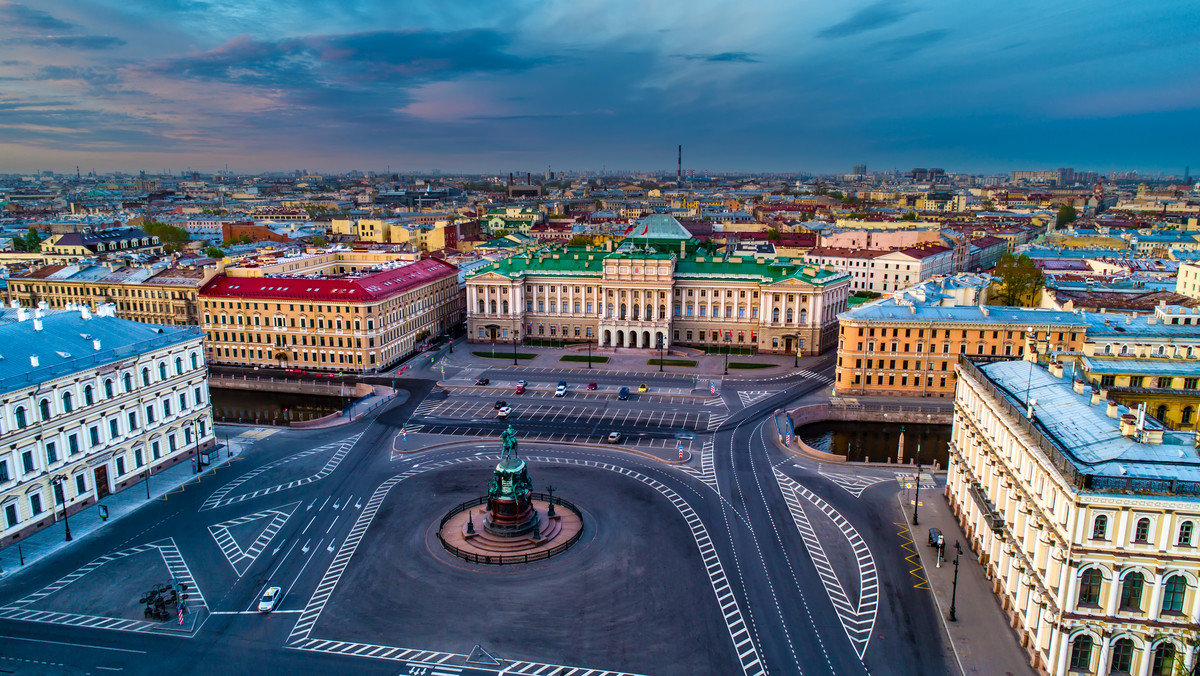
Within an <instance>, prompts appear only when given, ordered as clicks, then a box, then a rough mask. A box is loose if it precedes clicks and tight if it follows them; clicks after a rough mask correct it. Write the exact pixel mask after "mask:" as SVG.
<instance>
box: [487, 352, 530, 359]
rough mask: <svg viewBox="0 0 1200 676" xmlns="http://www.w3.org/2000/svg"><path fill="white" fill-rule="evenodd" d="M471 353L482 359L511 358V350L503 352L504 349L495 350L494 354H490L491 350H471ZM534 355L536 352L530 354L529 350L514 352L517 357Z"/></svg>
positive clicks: (524, 357) (528, 357)
mask: <svg viewBox="0 0 1200 676" xmlns="http://www.w3.org/2000/svg"><path fill="white" fill-rule="evenodd" d="M471 354H473V355H475V356H476V357H483V358H484V359H512V358H513V353H512V352H505V351H504V350H497V351H496V354H492V353H491V352H472V353H471ZM536 356H537V355H536V354H530V353H529V352H518V353H517V354H516V357H517V359H533V358H534V357H536Z"/></svg>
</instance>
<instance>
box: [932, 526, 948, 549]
mask: <svg viewBox="0 0 1200 676" xmlns="http://www.w3.org/2000/svg"><path fill="white" fill-rule="evenodd" d="M944 538H945V536H944V535H942V529H940V528H930V529H929V546H930V547H941V546H942V543H943V542H945V539H944Z"/></svg>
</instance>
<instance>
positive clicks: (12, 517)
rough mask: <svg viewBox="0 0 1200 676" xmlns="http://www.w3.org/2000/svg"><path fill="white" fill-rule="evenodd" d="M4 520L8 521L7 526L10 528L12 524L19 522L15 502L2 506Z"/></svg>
mask: <svg viewBox="0 0 1200 676" xmlns="http://www.w3.org/2000/svg"><path fill="white" fill-rule="evenodd" d="M4 520H5V521H6V522H7V523H8V527H9V528H12V527H13V526H15V525H17V523H18V522H20V518H19V517H18V516H17V505H16V503H13V504H10V505H5V506H4Z"/></svg>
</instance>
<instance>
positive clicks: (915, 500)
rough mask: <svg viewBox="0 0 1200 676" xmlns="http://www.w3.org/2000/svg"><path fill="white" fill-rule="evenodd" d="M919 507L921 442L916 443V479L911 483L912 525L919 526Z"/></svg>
mask: <svg viewBox="0 0 1200 676" xmlns="http://www.w3.org/2000/svg"><path fill="white" fill-rule="evenodd" d="M920 505H921V442H920V441H917V477H916V479H915V480H914V481H913V525H914V526H919V525H921V522H920V521H919V520H918V519H917V507H919V506H920Z"/></svg>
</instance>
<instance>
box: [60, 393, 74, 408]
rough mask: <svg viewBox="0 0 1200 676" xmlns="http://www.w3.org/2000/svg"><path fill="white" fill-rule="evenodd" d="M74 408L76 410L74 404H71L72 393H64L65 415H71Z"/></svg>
mask: <svg viewBox="0 0 1200 676" xmlns="http://www.w3.org/2000/svg"><path fill="white" fill-rule="evenodd" d="M74 408H75V405H74V404H73V403H71V393H70V392H63V396H62V409H63V413H70V412H71V411H72V410H73V409H74Z"/></svg>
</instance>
